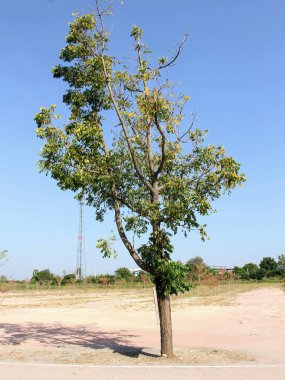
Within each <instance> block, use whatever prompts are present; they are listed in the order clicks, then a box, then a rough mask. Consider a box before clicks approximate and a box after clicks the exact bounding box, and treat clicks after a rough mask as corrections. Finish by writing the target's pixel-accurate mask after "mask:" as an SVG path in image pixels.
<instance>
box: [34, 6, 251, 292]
mask: <svg viewBox="0 0 285 380" xmlns="http://www.w3.org/2000/svg"><path fill="white" fill-rule="evenodd" d="M96 12H97V13H96V14H84V15H81V16H80V15H78V14H76V15H75V19H74V21H73V22H72V23H70V25H69V33H68V36H67V38H66V46H65V47H64V48H63V49H62V50H61V53H60V59H61V61H62V62H63V64H59V65H57V66H55V67H54V68H53V76H54V77H55V78H61V79H63V81H65V82H66V83H67V85H68V89H67V92H66V93H65V94H64V96H63V102H64V103H65V104H66V105H67V106H68V107H69V109H70V116H69V119H68V121H67V123H66V124H65V125H64V126H63V127H60V126H58V119H59V118H60V116H59V115H57V114H56V113H55V108H56V107H55V105H52V106H50V107H48V108H41V110H40V112H39V113H38V114H37V115H36V116H35V121H36V123H37V130H36V133H37V135H38V137H39V138H40V139H43V140H44V142H45V143H44V146H43V148H42V150H41V153H40V154H41V160H40V162H39V168H40V170H41V171H43V172H45V173H46V174H50V175H51V177H52V178H54V179H55V180H56V181H57V184H58V186H59V187H60V188H61V189H62V190H67V189H69V190H72V191H73V192H75V193H76V197H77V198H80V199H82V198H83V199H84V200H85V201H86V202H87V204H88V205H90V206H93V207H94V209H95V212H96V218H97V220H99V221H103V220H104V216H105V213H106V212H107V211H108V210H111V211H113V212H114V216H115V222H116V225H117V230H118V233H119V236H120V238H121V240H122V242H123V243H124V245H125V247H126V248H127V250H128V252H129V253H130V255H131V256H132V258H133V259H134V261H135V262H136V264H137V265H138V266H139V267H140V268H142V269H143V270H145V271H147V272H149V273H150V274H151V275H152V276H153V278H154V281H155V284H156V287H157V289H158V292H159V294H164V295H168V294H177V293H178V292H183V291H185V290H187V289H188V288H189V284H188V283H187V281H186V275H187V273H188V267H185V266H184V265H183V264H182V263H180V262H173V261H172V260H171V253H172V251H173V246H172V244H171V236H173V235H174V234H176V233H177V232H178V231H182V232H184V234H185V236H187V235H188V234H189V233H191V232H192V231H198V232H199V233H200V235H201V239H202V240H205V238H206V236H207V235H206V231H205V225H204V224H202V222H201V221H200V218H199V216H200V215H201V216H206V215H209V214H210V213H212V212H213V211H214V209H213V207H212V202H213V201H214V200H215V199H217V198H219V197H220V196H221V195H222V194H224V193H230V192H231V190H232V189H233V188H235V187H236V186H237V185H241V184H242V182H244V181H245V176H244V175H243V174H240V172H239V169H240V164H239V163H237V162H236V161H235V160H234V159H233V158H232V157H230V156H228V155H226V152H225V149H224V148H223V147H222V146H215V145H206V144H205V142H204V140H205V137H206V134H207V131H202V130H200V129H199V128H194V117H192V119H191V118H190V120H189V118H188V119H186V118H184V112H185V107H186V104H187V102H188V100H189V98H190V97H189V96H188V95H187V96H184V95H181V94H178V95H174V88H173V87H174V86H173V85H172V84H171V82H170V81H169V80H168V78H167V77H166V76H165V74H164V69H165V68H166V67H170V66H171V64H172V63H173V62H174V60H175V59H176V58H177V57H178V55H179V52H180V50H181V46H182V45H180V46H179V50H178V54H177V55H176V57H175V58H174V59H168V58H166V57H160V58H159V59H158V63H157V64H156V65H154V64H153V63H152V61H151V58H150V50H149V49H147V48H146V46H145V44H144V43H143V40H142V39H143V30H142V29H141V28H140V27H138V26H133V28H132V30H131V34H130V35H131V37H132V39H133V44H134V50H133V51H134V54H135V57H134V59H135V61H136V68H135V70H134V65H133V63H132V64H131V66H130V67H128V66H127V65H126V64H125V63H122V62H120V61H119V60H118V59H117V58H116V57H113V56H112V54H110V53H109V52H108V44H109V38H110V34H109V33H108V32H107V31H105V29H104V23H103V18H104V17H105V15H106V14H109V13H110V11H109V9H108V11H106V12H100V11H99V10H98V9H97V11H96ZM184 40H185V39H184ZM132 62H133V60H132ZM114 116H116V118H117V122H116V125H115V126H113V125H112V123H113V120H114ZM143 235H144V236H146V237H148V241H147V243H145V244H142V245H141V244H140V240H139V239H138V238H140V237H141V236H143ZM98 244H99V248H100V250H101V252H102V253H103V255H104V256H110V255H111V254H112V251H111V249H110V245H109V244H108V241H106V240H104V239H102V240H100V241H99V242H98Z"/></svg>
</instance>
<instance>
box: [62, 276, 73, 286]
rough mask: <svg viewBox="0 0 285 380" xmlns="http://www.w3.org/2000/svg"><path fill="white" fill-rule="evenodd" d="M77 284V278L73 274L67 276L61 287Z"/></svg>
mask: <svg viewBox="0 0 285 380" xmlns="http://www.w3.org/2000/svg"><path fill="white" fill-rule="evenodd" d="M75 282H76V276H75V274H73V273H69V274H66V275H65V276H64V277H63V279H62V281H61V285H68V284H72V285H73V284H75Z"/></svg>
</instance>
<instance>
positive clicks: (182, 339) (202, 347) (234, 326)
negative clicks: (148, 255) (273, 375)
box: [0, 286, 285, 365]
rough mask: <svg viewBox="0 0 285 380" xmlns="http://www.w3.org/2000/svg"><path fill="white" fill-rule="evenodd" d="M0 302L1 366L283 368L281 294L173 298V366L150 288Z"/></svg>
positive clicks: (5, 297)
mask: <svg viewBox="0 0 285 380" xmlns="http://www.w3.org/2000/svg"><path fill="white" fill-rule="evenodd" d="M243 290H248V289H243ZM0 298H1V305H0V344H1V346H0V362H10V363H51V364H53V363H57V364H71V363H72V364H100V365H110V364H114V365H115V364H118V365H123V364H124V365H125V364H130V365H141V364H150V365H152V364H162V365H164V364H165V365H169V364H175V365H180V364H183V365H185V364H186V365H188V364H189V365H193V364H197V365H202V364H207V365H217V364H221V365H224V364H225V365H226V364H236V363H239V364H253V363H254V364H257V365H258V364H282V365H284V364H285V356H284V352H285V293H284V291H283V289H282V288H281V287H272V286H271V287H261V288H259V289H255V290H251V291H247V292H241V293H236V292H235V291H234V289H231V288H229V289H228V291H226V292H224V293H223V294H216V295H215V294H213V295H210V296H209V295H207V294H206V293H204V295H203V294H200V295H199V296H197V294H195V297H194V296H193V293H191V292H190V293H188V294H187V295H184V296H183V297H177V298H173V302H172V318H173V330H174V344H175V352H176V357H175V359H171V360H170V359H167V358H160V357H159V343H160V338H159V328H158V324H157V319H156V313H155V307H154V301H153V293H152V289H150V288H149V289H133V290H132V289H131V290H108V289H106V290H100V291H99V290H97V291H95V292H94V291H93V292H90V291H87V290H86V291H83V290H82V291H80V290H73V291H66V290H62V291H51V292H44V293H43V292H25V293H22V294H18V293H9V292H7V293H5V294H2V295H1V297H0Z"/></svg>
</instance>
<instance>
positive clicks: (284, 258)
mask: <svg viewBox="0 0 285 380" xmlns="http://www.w3.org/2000/svg"><path fill="white" fill-rule="evenodd" d="M277 269H278V273H279V275H280V276H281V277H285V255H284V254H283V255H280V256H278V262H277Z"/></svg>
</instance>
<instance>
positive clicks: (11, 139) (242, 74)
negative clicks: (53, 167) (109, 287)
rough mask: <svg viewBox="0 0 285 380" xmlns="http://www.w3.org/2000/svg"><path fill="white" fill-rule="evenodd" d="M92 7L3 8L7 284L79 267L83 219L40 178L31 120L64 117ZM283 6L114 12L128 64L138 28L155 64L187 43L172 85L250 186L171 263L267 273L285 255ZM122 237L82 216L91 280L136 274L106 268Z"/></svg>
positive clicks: (0, 170)
mask: <svg viewBox="0 0 285 380" xmlns="http://www.w3.org/2000/svg"><path fill="white" fill-rule="evenodd" d="M93 5H94V3H93V0H49V1H48V0H26V1H23V0H10V1H3V2H1V13H0V29H1V30H0V44H1V60H0V75H1V81H0V83H1V92H0V94H1V102H0V129H1V134H0V174H1V177H0V181H1V186H0V212H1V218H0V248H3V249H4V248H5V249H8V250H9V262H8V263H7V264H6V265H5V266H3V267H1V268H0V275H1V274H4V275H7V276H8V277H9V278H16V279H24V278H30V277H31V275H32V271H33V269H46V268H49V269H50V270H51V271H52V272H54V273H56V274H62V271H63V270H65V271H67V272H73V271H74V269H75V266H76V249H77V230H78V215H79V208H78V204H77V203H76V201H75V200H74V199H73V194H72V193H71V192H62V191H61V190H60V189H59V188H57V186H56V183H55V181H54V180H51V179H49V178H48V177H46V176H44V175H43V174H39V173H38V172H37V168H36V162H37V160H38V151H39V149H40V146H41V141H40V140H37V138H36V136H35V133H34V130H35V125H34V122H33V117H34V114H35V113H36V112H38V109H39V107H40V106H49V105H50V104H52V103H56V104H57V105H58V106H59V107H60V103H61V97H62V94H63V91H64V88H65V85H64V84H63V83H62V82H60V81H59V80H56V79H53V78H52V75H51V73H50V70H51V68H52V67H53V66H54V65H55V64H57V63H58V54H59V51H60V49H61V48H62V47H63V46H64V43H65V36H66V34H67V28H68V26H67V24H68V22H69V21H71V20H72V16H71V13H72V11H74V10H79V11H82V10H84V11H88V10H89V9H90V8H91V7H92V6H93ZM284 15H285V1H284V0H239V1H234V0H231V1H229V0H201V1H197V0H176V1H173V0H155V1H154V0H144V1H139V0H126V1H125V2H124V5H123V6H122V5H120V2H119V0H118V1H117V3H116V0H115V16H114V17H113V18H112V46H113V51H114V53H115V54H118V55H119V56H121V57H122V56H124V55H127V54H128V49H129V47H130V46H131V40H130V38H129V32H130V29H131V26H132V25H133V24H137V25H139V26H141V27H143V28H144V30H145V41H146V43H147V45H148V46H149V47H150V48H151V49H152V51H153V52H154V55H156V56H163V55H167V54H168V52H169V49H170V50H172V49H174V48H175V45H176V43H177V42H178V41H179V40H181V38H182V36H183V35H184V33H185V32H188V33H189V36H190V38H189V39H188V41H187V43H186V46H185V48H184V50H183V52H182V54H181V56H180V59H179V61H178V62H177V64H176V66H175V67H174V68H173V69H172V74H171V77H172V79H173V80H179V81H181V83H182V85H181V91H182V92H183V93H185V94H187V95H190V96H191V108H192V111H194V112H196V114H197V126H198V127H199V128H201V129H209V135H208V139H207V142H209V143H217V144H223V145H224V146H225V148H226V149H227V151H228V153H230V154H231V155H233V157H234V158H235V159H236V160H237V161H239V162H241V163H242V171H243V172H244V173H245V174H246V175H247V178H248V181H247V182H246V183H245V184H244V186H243V188H242V189H237V190H235V191H234V192H233V193H232V195H231V197H228V196H224V197H223V198H222V199H220V200H219V201H217V202H216V205H215V206H216V208H217V210H218V213H217V214H213V215H212V216H210V217H207V218H205V223H207V224H208V233H209V235H210V237H211V240H209V241H206V242H205V243H203V242H201V241H200V240H199V237H198V235H196V234H195V233H194V234H193V235H192V236H191V235H190V236H189V237H188V238H187V239H184V238H183V237H182V236H177V237H176V238H175V239H174V243H175V253H174V258H176V259H180V260H182V261H184V262H185V261H186V260H187V259H189V258H190V257H193V256H196V255H200V256H202V257H203V258H204V260H205V261H206V263H207V264H209V265H242V264H244V263H246V262H255V263H259V261H260V260H261V258H262V257H264V256H272V257H275V258H276V257H277V256H278V255H279V254H280V253H284V250H285V247H284V239H285V233H284V231H285V223H284V213H285V190H284V189H285V169H284V151H285V150H284V145H285V130H284V121H285V107H284V93H285V62H284V61H285V59H284V58H285V50H284V48H285V46H284V41H285V23H284ZM112 228H113V229H114V225H113V223H112V217H111V216H110V217H108V218H107V220H106V222H105V223H101V224H100V223H99V222H96V221H95V218H94V213H93V210H92V209H85V235H86V264H87V273H88V274H94V273H103V272H105V273H106V272H109V273H112V272H113V270H114V269H115V268H117V267H119V266H128V267H129V268H134V267H136V266H135V265H134V264H133V263H132V261H131V259H130V258H129V257H128V254H127V252H126V251H125V250H124V249H123V247H122V246H121V244H120V243H119V242H118V243H116V246H117V249H118V251H119V257H118V258H117V259H116V260H113V259H104V260H103V259H102V258H101V257H100V253H99V252H98V250H97V249H96V240H97V239H98V238H101V237H107V236H108V235H109V231H110V230H111V229H112Z"/></svg>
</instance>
